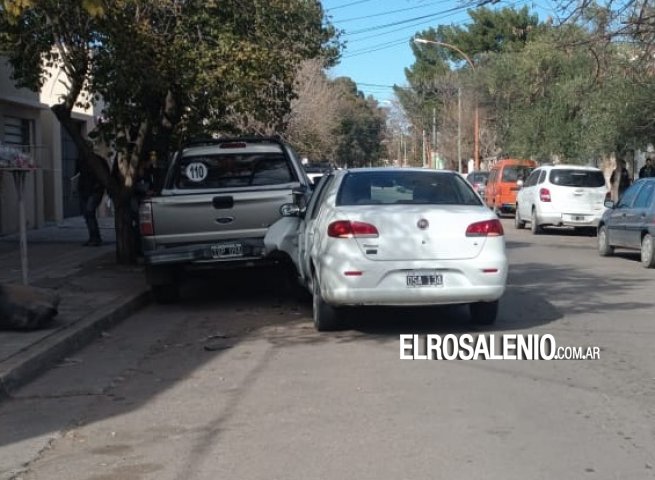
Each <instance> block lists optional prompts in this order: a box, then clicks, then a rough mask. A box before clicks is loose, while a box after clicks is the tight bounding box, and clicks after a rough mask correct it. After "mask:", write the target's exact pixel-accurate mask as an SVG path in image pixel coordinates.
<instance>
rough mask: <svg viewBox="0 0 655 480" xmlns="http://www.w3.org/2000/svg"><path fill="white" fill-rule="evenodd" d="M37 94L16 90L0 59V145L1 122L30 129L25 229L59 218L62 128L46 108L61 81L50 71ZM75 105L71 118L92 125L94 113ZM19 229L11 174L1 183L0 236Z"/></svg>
mask: <svg viewBox="0 0 655 480" xmlns="http://www.w3.org/2000/svg"><path fill="white" fill-rule="evenodd" d="M52 73H53V74H52V75H51V76H50V78H49V79H48V80H47V81H46V83H45V84H44V86H43V88H42V89H41V91H40V92H38V93H36V92H32V91H30V90H28V89H24V88H16V86H15V85H14V81H13V80H12V79H11V76H10V75H11V66H10V65H9V64H8V63H7V62H6V61H5V60H4V59H2V58H1V57H0V142H4V141H5V138H6V137H7V132H5V130H6V128H5V124H6V121H5V120H6V119H7V118H8V117H9V118H11V119H13V118H20V119H25V120H29V121H30V122H31V124H32V125H33V128H32V135H31V138H30V142H29V143H30V145H28V146H25V147H24V148H26V149H29V151H30V153H32V154H33V158H34V161H35V163H36V165H37V167H38V170H37V171H36V172H34V173H29V174H28V180H27V185H26V189H25V206H26V217H27V227H28V228H38V227H40V226H42V225H43V224H44V223H46V222H59V221H61V220H62V219H63V206H62V195H63V194H62V182H63V179H62V169H61V166H62V147H61V126H60V124H59V121H58V120H57V118H56V117H55V115H54V114H53V113H52V111H51V110H50V107H51V106H52V105H55V104H57V103H58V102H59V101H60V98H61V96H62V95H63V94H64V93H65V87H64V85H63V83H62V82H64V83H65V81H66V78H65V76H64V75H63V73H61V72H56V71H53V72H52ZM97 108H98V107H90V108H88V109H86V108H81V107H75V109H74V111H73V117H74V118H76V119H77V120H80V121H82V122H83V123H84V126H83V131H84V132H85V133H86V132H89V131H90V130H92V129H93V128H94V125H95V120H94V119H95V118H96V115H95V110H96V109H97ZM16 231H18V206H17V195H16V191H15V188H14V184H13V180H12V178H11V175H10V174H8V173H6V172H5V173H3V174H2V178H1V179H0V235H2V234H8V233H14V232H16Z"/></svg>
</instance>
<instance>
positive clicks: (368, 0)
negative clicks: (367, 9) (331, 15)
mask: <svg viewBox="0 0 655 480" xmlns="http://www.w3.org/2000/svg"><path fill="white" fill-rule="evenodd" d="M370 1H371V0H359V1H357V2H350V3H346V4H343V5H337V6H336V7H332V8H328V9H327V10H325V11H326V12H331V11H333V10H339V9H341V8H346V7H352V6H353V5H359V4H360V3H366V2H370Z"/></svg>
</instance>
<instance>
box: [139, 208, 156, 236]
mask: <svg viewBox="0 0 655 480" xmlns="http://www.w3.org/2000/svg"><path fill="white" fill-rule="evenodd" d="M139 231H140V232H141V235H143V236H144V237H148V236H151V235H154V234H155V228H154V225H153V222H152V204H151V203H150V202H143V203H142V204H141V205H139Z"/></svg>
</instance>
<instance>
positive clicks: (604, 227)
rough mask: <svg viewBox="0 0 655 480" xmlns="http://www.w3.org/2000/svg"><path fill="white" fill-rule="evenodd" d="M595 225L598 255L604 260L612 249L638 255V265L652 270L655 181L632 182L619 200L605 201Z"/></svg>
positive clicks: (652, 179)
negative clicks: (600, 215) (604, 208)
mask: <svg viewBox="0 0 655 480" xmlns="http://www.w3.org/2000/svg"><path fill="white" fill-rule="evenodd" d="M605 206H606V207H607V210H606V211H605V213H604V214H603V216H602V218H601V220H600V223H599V224H598V253H600V255H602V256H604V257H606V256H609V255H612V254H613V253H614V250H615V248H627V249H631V250H639V251H640V252H641V264H642V265H643V266H644V267H646V268H653V267H655V239H654V237H655V178H643V179H641V180H637V181H636V182H635V183H633V184H632V185H631V186H630V187H629V188H628V189H627V190H626V191H625V192H624V193H623V196H622V197H621V198H620V199H619V201H618V202H617V203H616V204H614V202H612V201H611V200H607V201H606V202H605Z"/></svg>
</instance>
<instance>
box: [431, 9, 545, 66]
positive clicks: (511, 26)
mask: <svg viewBox="0 0 655 480" xmlns="http://www.w3.org/2000/svg"><path fill="white" fill-rule="evenodd" d="M468 15H469V17H471V23H469V24H468V25H466V26H465V27H461V26H456V25H440V26H439V27H438V28H437V29H436V32H435V31H430V32H429V33H428V35H429V36H430V37H435V39H437V40H440V41H442V42H446V43H450V44H453V45H457V47H458V48H459V49H460V50H462V51H463V52H466V54H467V55H469V56H470V57H471V58H474V57H476V56H477V55H479V54H487V53H492V52H493V53H500V52H513V51H521V50H522V49H523V47H524V45H525V44H526V43H527V42H528V40H529V39H530V38H531V37H532V36H533V34H534V33H536V32H538V31H539V30H540V28H541V27H540V26H539V18H538V17H537V15H535V14H532V13H530V10H529V9H528V7H523V8H521V9H519V10H516V9H514V8H509V7H505V8H502V9H498V10H492V9H490V8H487V7H480V8H477V9H475V10H469V11H468ZM448 58H450V59H451V60H452V61H456V62H459V61H461V60H462V59H461V57H460V56H459V55H458V54H457V53H456V52H453V51H452V50H451V51H449V52H448Z"/></svg>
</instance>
